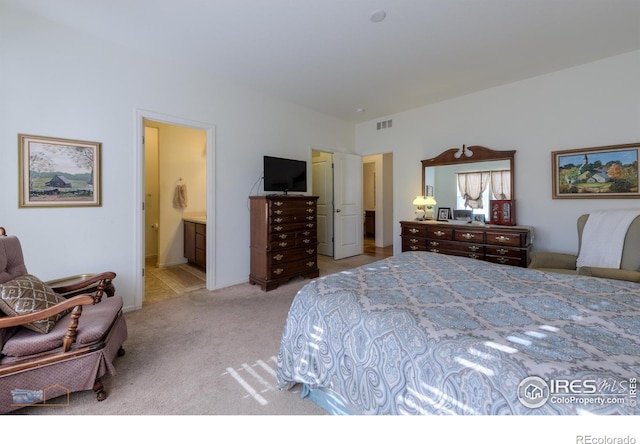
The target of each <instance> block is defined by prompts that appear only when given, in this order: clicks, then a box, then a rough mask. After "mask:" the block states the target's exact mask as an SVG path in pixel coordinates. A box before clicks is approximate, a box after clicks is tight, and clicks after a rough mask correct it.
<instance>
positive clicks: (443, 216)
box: [438, 207, 451, 221]
mask: <svg viewBox="0 0 640 444" xmlns="http://www.w3.org/2000/svg"><path fill="white" fill-rule="evenodd" d="M449 219H451V208H449V207H440V208H438V220H439V221H446V220H449Z"/></svg>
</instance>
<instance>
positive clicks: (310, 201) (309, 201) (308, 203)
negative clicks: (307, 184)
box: [307, 200, 315, 205]
mask: <svg viewBox="0 0 640 444" xmlns="http://www.w3.org/2000/svg"><path fill="white" fill-rule="evenodd" d="M314 203H315V202H314V201H312V200H308V201H307V205H313V204H314Z"/></svg>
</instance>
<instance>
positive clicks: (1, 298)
mask: <svg viewBox="0 0 640 444" xmlns="http://www.w3.org/2000/svg"><path fill="white" fill-rule="evenodd" d="M64 300H65V299H64V298H63V297H62V296H60V295H58V294H56V293H55V292H54V291H53V290H52V289H51V287H49V286H48V285H47V284H45V283H44V282H42V281H41V280H40V279H38V278H37V277H35V276H32V275H30V274H26V275H24V276H20V277H18V278H16V279H13V280H11V281H7V282H5V283H4V284H0V310H1V311H2V312H4V313H5V314H6V315H8V316H18V315H23V314H28V313H33V312H36V311H39V310H43V309H45V308H49V307H52V306H54V305H56V304H57V303H59V302H62V301H64ZM68 312H69V310H66V311H65V312H62V313H59V314H57V315H54V316H51V317H50V318H47V319H43V320H40V321H35V322H32V323H31V324H27V325H25V327H26V328H28V329H30V330H33V331H37V332H40V333H49V331H51V329H52V328H53V326H54V325H56V322H58V320H59V319H60V318H62V317H63V316H64V315H65V314H67V313H68Z"/></svg>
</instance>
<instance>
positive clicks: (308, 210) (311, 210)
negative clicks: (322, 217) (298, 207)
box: [307, 208, 316, 213]
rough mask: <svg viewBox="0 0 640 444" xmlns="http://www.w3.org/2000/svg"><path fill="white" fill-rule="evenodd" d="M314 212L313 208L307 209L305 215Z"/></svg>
mask: <svg viewBox="0 0 640 444" xmlns="http://www.w3.org/2000/svg"><path fill="white" fill-rule="evenodd" d="M315 212H316V210H315V209H314V208H307V213H315Z"/></svg>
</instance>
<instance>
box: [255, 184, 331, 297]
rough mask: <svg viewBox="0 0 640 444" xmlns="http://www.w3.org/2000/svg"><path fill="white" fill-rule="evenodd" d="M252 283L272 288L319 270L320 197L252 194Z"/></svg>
mask: <svg viewBox="0 0 640 444" xmlns="http://www.w3.org/2000/svg"><path fill="white" fill-rule="evenodd" d="M249 200H250V217H251V241H250V242H251V245H250V249H251V272H250V274H249V282H250V283H251V284H254V285H255V284H257V285H260V286H261V287H262V289H263V290H264V291H269V290H273V289H274V288H276V287H277V286H278V285H280V284H281V283H284V282H287V281H288V280H290V279H291V278H294V277H297V276H303V277H307V278H314V277H318V276H319V275H320V271H319V269H318V230H317V203H318V196H291V195H267V196H250V197H249Z"/></svg>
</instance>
